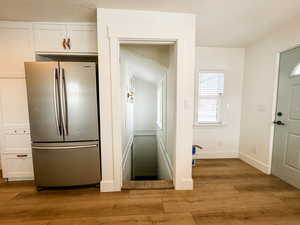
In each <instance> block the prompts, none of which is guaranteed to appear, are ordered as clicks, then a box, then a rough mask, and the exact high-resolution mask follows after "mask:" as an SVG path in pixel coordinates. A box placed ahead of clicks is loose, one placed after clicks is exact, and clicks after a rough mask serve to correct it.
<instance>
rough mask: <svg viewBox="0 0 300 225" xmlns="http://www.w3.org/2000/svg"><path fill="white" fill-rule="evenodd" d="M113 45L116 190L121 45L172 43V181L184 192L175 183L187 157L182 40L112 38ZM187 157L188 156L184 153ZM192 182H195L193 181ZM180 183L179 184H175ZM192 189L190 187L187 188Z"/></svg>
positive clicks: (119, 174)
mask: <svg viewBox="0 0 300 225" xmlns="http://www.w3.org/2000/svg"><path fill="white" fill-rule="evenodd" d="M109 40H110V41H109V42H110V44H109V45H110V48H109V49H110V69H111V90H112V92H111V95H112V102H111V104H112V105H111V108H112V121H111V122H112V140H113V141H112V143H113V161H114V165H113V167H114V179H115V180H114V182H115V191H118V190H119V189H121V186H122V133H121V131H122V118H123V116H122V114H123V112H122V107H121V92H120V91H116V90H120V88H121V87H120V63H119V58H120V44H122V43H136V44H139V43H143V44H145V43H147V44H173V45H175V46H176V55H177V56H176V58H177V60H176V61H177V62H176V67H177V73H176V80H177V82H176V131H177V132H176V139H175V146H176V147H175V152H174V157H173V160H172V159H171V160H172V161H173V162H172V164H173V182H174V184H175V188H176V189H185V187H182V186H183V185H182V184H181V183H180V182H178V183H176V177H177V176H178V175H179V174H180V173H181V172H180V168H181V166H180V165H178V162H179V159H180V158H181V157H182V154H184V152H182V151H185V149H186V148H185V146H184V140H183V139H182V137H183V134H182V133H183V132H184V129H182V127H183V126H184V123H185V121H184V120H183V119H182V118H183V117H184V113H185V112H184V106H185V104H186V103H185V96H184V93H183V92H182V91H180V90H181V89H182V87H181V85H182V84H183V81H182V79H184V73H183V67H184V65H183V62H182V60H180V59H181V57H182V52H183V51H184V49H183V48H184V45H183V40H182V39H181V38H180V37H178V38H176V39H174V38H170V37H151V36H150V37H149V36H148V35H147V36H143V37H138V38H136V37H134V36H127V37H125V36H109ZM185 154H188V153H185ZM191 183H192V180H191ZM176 184H177V185H176ZM187 189H190V188H187Z"/></svg>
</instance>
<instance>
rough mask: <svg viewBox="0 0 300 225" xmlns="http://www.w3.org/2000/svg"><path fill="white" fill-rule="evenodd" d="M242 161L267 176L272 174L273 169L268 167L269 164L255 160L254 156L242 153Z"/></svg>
mask: <svg viewBox="0 0 300 225" xmlns="http://www.w3.org/2000/svg"><path fill="white" fill-rule="evenodd" d="M240 159H241V160H242V161H244V162H246V163H248V164H249V165H251V166H253V167H255V168H256V169H258V170H260V171H262V172H263V173H265V174H271V167H270V166H268V165H267V164H265V163H263V162H261V161H259V160H257V159H255V158H253V157H252V156H250V155H248V154H245V153H240Z"/></svg>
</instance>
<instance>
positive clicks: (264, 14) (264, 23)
mask: <svg viewBox="0 0 300 225" xmlns="http://www.w3.org/2000/svg"><path fill="white" fill-rule="evenodd" d="M97 7H101V8H121V9H122V8H126V9H141V10H158V11H171V12H172V11H173V12H187V13H195V14H196V15H197V45H200V46H222V47H243V46H246V45H247V44H249V43H251V42H253V41H255V40H257V39H259V38H262V37H263V36H264V35H265V34H267V33H269V32H271V31H273V30H275V29H277V28H278V27H280V26H282V25H284V24H285V23H287V22H289V21H290V20H292V19H293V18H295V17H296V16H297V14H298V15H299V13H300V0H47V1H46V0H0V20H26V21H70V22H71V21H95V20H96V10H95V8H97Z"/></svg>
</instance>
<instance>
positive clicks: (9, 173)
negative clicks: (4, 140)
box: [1, 153, 34, 179]
mask: <svg viewBox="0 0 300 225" xmlns="http://www.w3.org/2000/svg"><path fill="white" fill-rule="evenodd" d="M1 157H2V162H3V177H4V178H8V179H33V176H34V175H33V164H32V155H31V154H30V153H13V154H10V153H9V154H2V155H1Z"/></svg>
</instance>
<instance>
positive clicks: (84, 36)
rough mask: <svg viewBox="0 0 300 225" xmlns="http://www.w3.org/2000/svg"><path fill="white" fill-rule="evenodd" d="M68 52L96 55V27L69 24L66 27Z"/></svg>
mask: <svg viewBox="0 0 300 225" xmlns="http://www.w3.org/2000/svg"><path fill="white" fill-rule="evenodd" d="M68 38H69V39H70V50H69V51H70V52H74V53H94V54H96V53H97V28H96V25H86V24H70V25H68Z"/></svg>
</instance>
